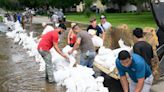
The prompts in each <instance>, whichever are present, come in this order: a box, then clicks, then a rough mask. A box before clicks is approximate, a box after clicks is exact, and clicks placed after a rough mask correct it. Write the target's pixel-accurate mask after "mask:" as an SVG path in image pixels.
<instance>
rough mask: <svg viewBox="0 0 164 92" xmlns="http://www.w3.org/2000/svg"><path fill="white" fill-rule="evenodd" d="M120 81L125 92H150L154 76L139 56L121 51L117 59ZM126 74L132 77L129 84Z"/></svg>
mask: <svg viewBox="0 0 164 92" xmlns="http://www.w3.org/2000/svg"><path fill="white" fill-rule="evenodd" d="M116 67H117V69H118V71H119V75H120V81H121V85H122V88H123V90H124V92H150V88H151V86H152V83H153V75H152V71H151V69H150V67H149V65H148V64H147V63H146V62H145V60H144V59H143V58H142V57H141V56H140V55H138V54H135V53H133V54H132V55H130V54H129V52H128V51H125V50H123V51H121V52H120V53H119V55H118V58H117V59H116ZM126 73H128V75H129V77H130V82H128V79H127V76H126Z"/></svg>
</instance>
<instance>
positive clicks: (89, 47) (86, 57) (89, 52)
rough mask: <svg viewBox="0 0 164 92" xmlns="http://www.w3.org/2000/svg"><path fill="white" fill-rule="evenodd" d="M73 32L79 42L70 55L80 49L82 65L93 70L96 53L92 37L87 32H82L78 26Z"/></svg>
mask: <svg viewBox="0 0 164 92" xmlns="http://www.w3.org/2000/svg"><path fill="white" fill-rule="evenodd" d="M72 30H73V32H75V33H76V34H77V40H76V43H75V45H74V46H73V49H72V50H71V51H69V54H72V53H73V51H74V50H76V49H77V48H78V47H80V51H81V54H80V65H83V66H87V67H89V68H92V67H93V61H94V57H95V55H96V53H95V51H94V46H93V43H92V40H91V35H89V34H88V32H87V31H82V30H81V29H80V28H79V26H78V25H77V24H76V25H74V26H73V27H72Z"/></svg>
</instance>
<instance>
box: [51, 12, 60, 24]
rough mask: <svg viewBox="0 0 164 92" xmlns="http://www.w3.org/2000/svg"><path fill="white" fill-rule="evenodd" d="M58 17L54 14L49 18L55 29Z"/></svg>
mask: <svg viewBox="0 0 164 92" xmlns="http://www.w3.org/2000/svg"><path fill="white" fill-rule="evenodd" d="M58 18H59V17H58V15H57V14H56V13H55V14H53V15H52V17H51V22H53V26H54V27H56V24H57V23H58Z"/></svg>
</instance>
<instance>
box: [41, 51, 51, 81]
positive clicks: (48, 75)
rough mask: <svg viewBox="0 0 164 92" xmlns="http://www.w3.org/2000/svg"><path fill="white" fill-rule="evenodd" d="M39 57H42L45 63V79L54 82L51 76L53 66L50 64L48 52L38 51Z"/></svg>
mask: <svg viewBox="0 0 164 92" xmlns="http://www.w3.org/2000/svg"><path fill="white" fill-rule="evenodd" d="M38 51H39V53H40V55H41V56H42V57H43V59H44V61H45V64H46V66H45V73H46V79H48V81H49V82H54V74H53V64H52V61H51V59H52V56H51V53H50V52H48V51H42V50H38Z"/></svg>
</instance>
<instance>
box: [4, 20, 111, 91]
mask: <svg viewBox="0 0 164 92" xmlns="http://www.w3.org/2000/svg"><path fill="white" fill-rule="evenodd" d="M14 25H15V30H13V31H14V32H12V33H10V32H7V33H6V35H7V36H8V37H9V38H13V39H14V42H15V43H19V45H22V46H23V48H24V49H26V50H27V52H28V53H29V55H30V56H35V59H36V61H38V62H40V69H39V70H40V71H44V70H45V62H44V60H43V59H42V57H41V56H40V54H39V53H38V51H37V44H38V43H37V41H36V39H35V38H34V37H33V33H30V36H28V35H27V34H26V33H25V32H21V29H22V28H21V26H19V24H17V23H15V24H14ZM71 49H72V48H71V47H70V46H66V47H65V48H64V49H63V52H64V53H65V54H67V55H68V57H69V61H68V60H66V59H65V58H63V57H62V56H61V55H60V54H58V53H57V52H56V50H55V49H54V48H52V49H51V50H50V52H51V54H52V62H53V64H54V67H55V70H54V77H55V80H56V82H57V84H58V85H63V86H66V88H67V92H108V89H107V88H105V87H104V86H103V81H104V79H103V78H102V77H98V78H96V79H95V78H94V77H93V74H94V71H93V69H91V68H87V67H84V66H81V65H77V67H73V65H74V64H75V63H76V60H75V55H76V54H77V51H75V52H73V54H72V55H69V54H68V51H70V50H71Z"/></svg>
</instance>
